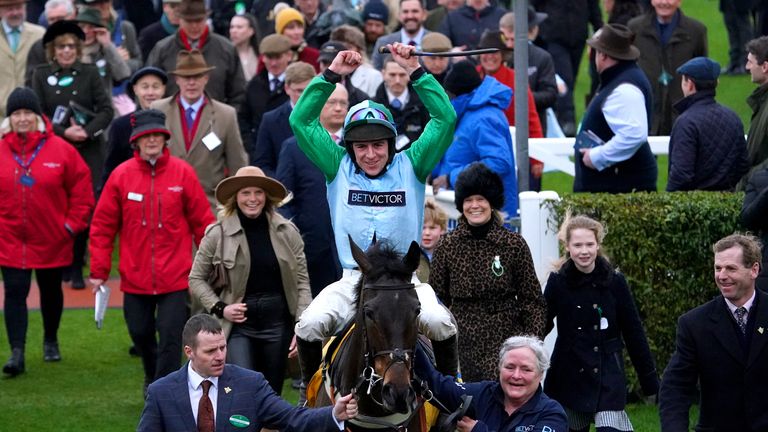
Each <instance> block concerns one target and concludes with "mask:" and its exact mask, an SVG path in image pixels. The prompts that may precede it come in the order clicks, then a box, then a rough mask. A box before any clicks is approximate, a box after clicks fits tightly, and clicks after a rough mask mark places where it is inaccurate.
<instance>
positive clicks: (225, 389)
mask: <svg viewBox="0 0 768 432" xmlns="http://www.w3.org/2000/svg"><path fill="white" fill-rule="evenodd" d="M760 333H762V332H760ZM231 391H232V389H231V388H230V387H224V393H226V394H229V392H231Z"/></svg>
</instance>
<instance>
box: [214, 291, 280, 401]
mask: <svg viewBox="0 0 768 432" xmlns="http://www.w3.org/2000/svg"><path fill="white" fill-rule="evenodd" d="M247 305H248V312H246V315H247V317H248V319H249V320H248V321H247V322H246V323H244V324H243V325H238V324H235V325H233V326H232V331H231V332H230V334H229V340H228V341H227V363H231V364H235V365H238V366H240V367H244V368H246V369H251V370H255V371H258V372H261V373H262V374H264V378H266V379H267V381H268V382H269V385H270V387H272V390H274V391H275V393H277V394H278V395H279V394H281V392H282V390H283V381H284V380H285V367H286V364H287V363H288V347H289V346H290V343H291V338H292V337H293V319H291V316H290V315H289V314H288V313H287V307H286V305H285V297H284V296H283V295H262V296H258V297H255V298H250V299H248V300H247Z"/></svg>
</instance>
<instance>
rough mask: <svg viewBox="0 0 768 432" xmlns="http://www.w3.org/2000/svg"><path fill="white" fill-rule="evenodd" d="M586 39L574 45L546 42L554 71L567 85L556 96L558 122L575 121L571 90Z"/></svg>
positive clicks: (574, 82) (574, 83)
mask: <svg viewBox="0 0 768 432" xmlns="http://www.w3.org/2000/svg"><path fill="white" fill-rule="evenodd" d="M585 45H586V41H582V42H581V43H579V44H577V45H576V46H565V45H561V44H559V43H557V42H547V51H549V53H550V54H552V60H554V63H555V72H556V73H557V74H558V75H560V78H562V79H563V81H565V84H566V85H567V86H568V92H567V93H566V94H564V95H562V96H558V97H557V103H556V105H555V112H556V113H557V119H558V120H559V121H560V124H561V125H562V124H564V123H566V122H571V123H575V122H576V114H575V112H574V105H573V90H574V86H575V85H576V76H577V75H578V73H579V64H580V63H581V57H582V55H583V54H584V46H585Z"/></svg>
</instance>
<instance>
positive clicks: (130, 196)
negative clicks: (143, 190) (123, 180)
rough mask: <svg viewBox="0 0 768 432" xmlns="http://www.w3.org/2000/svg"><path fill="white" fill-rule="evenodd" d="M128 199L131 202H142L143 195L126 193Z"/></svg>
mask: <svg viewBox="0 0 768 432" xmlns="http://www.w3.org/2000/svg"><path fill="white" fill-rule="evenodd" d="M128 199H129V200H131V201H136V202H142V201H144V195H142V194H140V193H136V192H128Z"/></svg>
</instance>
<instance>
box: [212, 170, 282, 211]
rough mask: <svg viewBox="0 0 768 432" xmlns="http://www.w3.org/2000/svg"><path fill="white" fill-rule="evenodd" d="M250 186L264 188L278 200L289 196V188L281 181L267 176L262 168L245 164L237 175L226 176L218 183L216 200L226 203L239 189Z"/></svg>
mask: <svg viewBox="0 0 768 432" xmlns="http://www.w3.org/2000/svg"><path fill="white" fill-rule="evenodd" d="M249 186H255V187H258V188H261V189H264V192H266V193H267V195H269V196H270V197H272V198H274V199H276V200H278V201H282V200H283V199H285V197H286V196H288V190H286V189H285V186H283V184H282V183H280V182H279V181H277V180H275V179H273V178H271V177H267V175H266V174H264V171H262V169H261V168H259V167H255V166H244V167H242V168H240V169H239V170H237V172H236V173H235V175H233V176H232V177H227V178H225V179H224V180H222V181H220V182H219V184H218V185H216V200H217V201H218V202H220V203H221V204H224V203H226V202H227V200H229V199H230V198H231V197H232V195H234V194H236V193H237V191H239V190H240V189H242V188H245V187H249Z"/></svg>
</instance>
